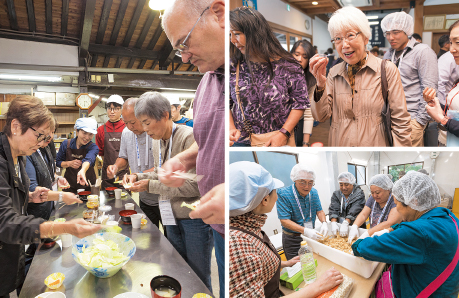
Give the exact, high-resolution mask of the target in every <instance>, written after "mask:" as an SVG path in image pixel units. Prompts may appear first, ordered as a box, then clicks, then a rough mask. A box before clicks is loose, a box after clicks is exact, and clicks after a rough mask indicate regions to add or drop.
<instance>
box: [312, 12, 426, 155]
mask: <svg viewBox="0 0 459 298" xmlns="http://www.w3.org/2000/svg"><path fill="white" fill-rule="evenodd" d="M328 31H329V32H330V36H331V37H332V42H333V43H334V44H335V47H336V51H337V53H338V54H339V56H340V57H341V58H342V59H343V60H344V63H339V64H337V65H335V66H334V67H333V68H332V69H330V72H329V74H328V76H326V67H327V63H328V59H327V58H324V57H320V56H319V55H315V56H313V57H312V58H311V59H310V60H309V69H310V71H311V73H312V74H313V75H314V77H315V78H316V80H317V86H316V88H315V90H314V94H313V95H312V96H310V98H313V99H314V100H311V108H312V115H313V116H314V119H317V120H318V121H321V122H324V121H325V120H327V119H328V118H330V117H331V119H332V123H331V127H330V133H329V136H328V145H329V146H349V147H353V146H360V147H365V146H378V147H385V146H390V145H393V146H408V147H409V146H411V139H410V133H411V128H410V119H411V118H410V115H409V114H408V112H407V110H406V102H405V95H404V93H403V86H402V83H401V81H400V74H399V72H398V71H397V68H396V67H395V65H394V64H392V63H386V62H385V61H382V60H381V59H379V58H378V57H375V56H374V55H371V54H369V52H367V51H366V46H367V44H368V41H369V39H370V38H371V29H370V25H369V24H368V19H367V17H366V16H365V14H364V13H363V12H362V11H361V10H359V9H358V8H355V7H344V8H341V9H338V10H337V11H335V12H334V13H333V15H332V17H331V18H330V21H329V23H328ZM384 73H385V75H386V80H385V81H387V90H389V92H387V91H386V92H385V93H384V94H383V88H382V84H381V78H382V77H383V74H384ZM386 95H387V100H385V99H384V96H386ZM421 98H422V94H421ZM385 102H387V103H388V104H389V109H390V115H389V116H387V117H386V119H388V122H387V123H386V122H384V120H385V119H384V118H383V116H382V115H381V111H383V107H386V106H385ZM385 123H386V124H385ZM388 124H390V127H389V125H388ZM386 126H388V127H387V128H386Z"/></svg>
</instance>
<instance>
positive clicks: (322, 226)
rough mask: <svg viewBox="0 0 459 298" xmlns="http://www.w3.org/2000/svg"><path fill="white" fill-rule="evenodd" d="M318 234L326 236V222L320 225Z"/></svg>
mask: <svg viewBox="0 0 459 298" xmlns="http://www.w3.org/2000/svg"><path fill="white" fill-rule="evenodd" d="M320 234H322V235H324V236H327V234H328V224H327V222H326V221H325V222H323V223H322V225H321V226H320Z"/></svg>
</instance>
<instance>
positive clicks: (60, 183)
mask: <svg viewBox="0 0 459 298" xmlns="http://www.w3.org/2000/svg"><path fill="white" fill-rule="evenodd" d="M57 186H58V187H60V188H61V189H67V188H70V184H69V182H68V181H67V179H65V178H63V177H59V178H58V179H57Z"/></svg>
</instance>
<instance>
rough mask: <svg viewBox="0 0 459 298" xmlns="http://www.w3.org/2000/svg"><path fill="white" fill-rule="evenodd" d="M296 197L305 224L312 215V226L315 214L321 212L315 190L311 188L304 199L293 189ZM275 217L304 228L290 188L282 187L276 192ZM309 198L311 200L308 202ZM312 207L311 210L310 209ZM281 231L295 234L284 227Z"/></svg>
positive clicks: (317, 194)
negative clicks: (288, 220)
mask: <svg viewBox="0 0 459 298" xmlns="http://www.w3.org/2000/svg"><path fill="white" fill-rule="evenodd" d="M295 192H296V195H297V196H298V200H299V201H300V206H301V209H302V211H303V215H304V218H305V220H306V222H309V221H311V215H312V225H313V226H314V223H315V221H316V213H317V212H318V211H322V205H321V204H320V199H319V193H318V192H317V190H316V189H315V188H312V189H311V191H310V192H309V194H308V195H307V196H306V197H302V196H301V195H300V193H299V192H298V190H297V189H296V187H295ZM277 196H278V198H277V216H278V218H279V219H290V220H291V221H293V222H294V223H297V224H299V225H300V226H302V227H303V226H304V221H303V217H302V216H301V211H300V209H299V207H298V203H297V202H296V199H295V195H294V194H293V189H292V186H291V185H290V186H287V187H283V188H280V189H278V190H277ZM309 198H311V200H309ZM311 206H312V209H310V208H311ZM282 229H283V230H285V231H287V232H290V233H297V232H295V231H292V230H290V229H287V228H285V227H282Z"/></svg>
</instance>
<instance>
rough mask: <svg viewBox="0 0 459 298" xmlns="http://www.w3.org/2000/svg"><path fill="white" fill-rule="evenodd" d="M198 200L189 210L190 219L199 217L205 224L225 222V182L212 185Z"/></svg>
mask: <svg viewBox="0 0 459 298" xmlns="http://www.w3.org/2000/svg"><path fill="white" fill-rule="evenodd" d="M199 202H200V203H199V205H197V206H196V207H195V210H194V211H191V212H190V218H191V219H194V218H201V219H202V220H203V221H204V222H205V223H206V224H224V223H225V183H221V184H219V185H217V186H214V188H212V189H211V190H209V192H208V193H206V194H205V195H204V196H203V197H202V198H201V200H200V201H199ZM195 203H196V202H195Z"/></svg>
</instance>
